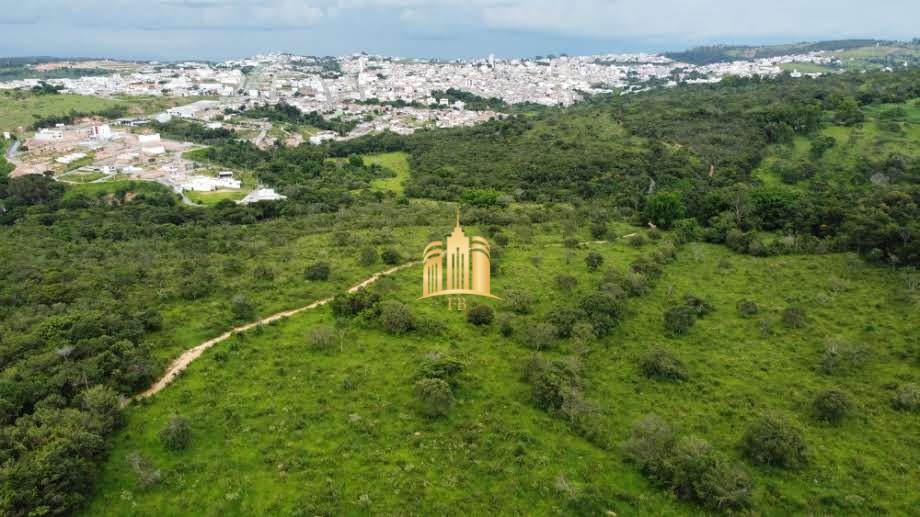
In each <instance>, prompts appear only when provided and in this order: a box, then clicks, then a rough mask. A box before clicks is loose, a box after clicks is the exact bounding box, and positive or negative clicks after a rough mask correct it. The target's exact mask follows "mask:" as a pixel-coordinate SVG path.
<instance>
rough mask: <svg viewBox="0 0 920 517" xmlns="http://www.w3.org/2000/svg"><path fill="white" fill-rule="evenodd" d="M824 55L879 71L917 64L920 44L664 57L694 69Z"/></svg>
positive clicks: (707, 50)
mask: <svg viewBox="0 0 920 517" xmlns="http://www.w3.org/2000/svg"><path fill="white" fill-rule="evenodd" d="M809 52H825V53H827V54H828V55H829V56H832V57H837V58H839V59H840V60H841V62H842V68H845V69H863V68H868V69H872V68H880V67H884V66H896V65H902V64H903V63H904V62H907V63H910V64H917V61H918V60H920V44H918V42H917V41H916V40H915V41H911V42H900V41H882V40H872V39H849V40H832V41H819V42H804V43H794V44H784V45H763V46H753V45H711V46H703V47H696V48H692V49H689V50H685V51H681V52H666V53H665V56H667V57H669V58H671V59H674V60H676V61H682V62H685V63H690V64H694V65H708V64H712V63H723V62H727V61H737V60H749V59H759V58H768V57H775V56H783V55H791V54H807V53H809Z"/></svg>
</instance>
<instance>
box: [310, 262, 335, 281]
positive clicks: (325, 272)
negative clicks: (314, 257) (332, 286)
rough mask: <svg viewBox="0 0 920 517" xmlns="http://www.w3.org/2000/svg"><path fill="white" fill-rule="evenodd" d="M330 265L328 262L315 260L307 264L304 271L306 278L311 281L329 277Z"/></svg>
mask: <svg viewBox="0 0 920 517" xmlns="http://www.w3.org/2000/svg"><path fill="white" fill-rule="evenodd" d="M329 272H330V267H329V263H328V262H314V263H313V264H311V265H309V266H307V269H306V270H305V271H304V278H306V279H307V280H309V281H311V282H318V281H324V280H328V279H329Z"/></svg>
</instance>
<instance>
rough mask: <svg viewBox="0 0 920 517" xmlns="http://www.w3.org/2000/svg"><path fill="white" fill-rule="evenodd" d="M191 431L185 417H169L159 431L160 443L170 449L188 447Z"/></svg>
mask: <svg viewBox="0 0 920 517" xmlns="http://www.w3.org/2000/svg"><path fill="white" fill-rule="evenodd" d="M191 439H192V432H191V429H190V428H189V425H188V422H187V421H186V420H185V418H183V417H181V416H179V415H173V416H171V417H169V422H167V424H166V427H164V428H163V430H162V431H160V443H162V444H163V446H164V447H166V449H167V450H170V451H180V450H182V449H185V448H186V447H188V444H189V442H190V441H191Z"/></svg>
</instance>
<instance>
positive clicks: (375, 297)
mask: <svg viewBox="0 0 920 517" xmlns="http://www.w3.org/2000/svg"><path fill="white" fill-rule="evenodd" d="M379 303H380V295H379V294H377V293H371V292H370V291H368V290H367V289H359V290H358V291H357V292H354V293H344V294H340V295H337V296H336V297H335V298H333V299H332V302H331V303H330V306H331V307H332V314H333V316H335V317H337V318H350V317H354V316H357V315H358V314H360V313H362V312H364V311H369V312H376V310H377V306H378V304H379Z"/></svg>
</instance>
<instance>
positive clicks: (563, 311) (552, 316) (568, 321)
mask: <svg viewBox="0 0 920 517" xmlns="http://www.w3.org/2000/svg"><path fill="white" fill-rule="evenodd" d="M580 316H581V313H580V312H579V311H577V310H575V309H569V308H565V307H560V308H558V309H553V310H552V311H550V312H549V314H547V315H546V321H548V322H550V323H551V324H552V325H553V326H554V327H556V337H559V338H563V339H565V338H569V337H572V329H573V328H574V327H575V323H577V322H578V318H579V317H580Z"/></svg>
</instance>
